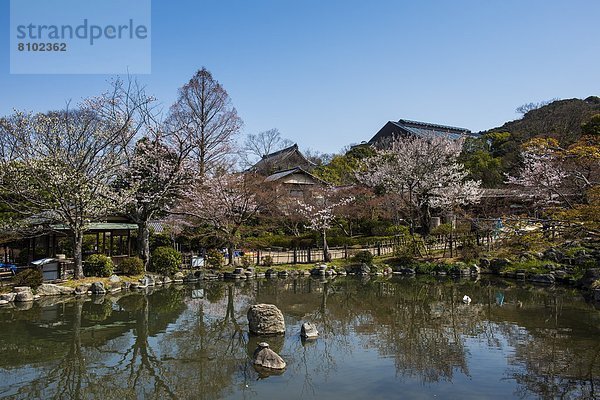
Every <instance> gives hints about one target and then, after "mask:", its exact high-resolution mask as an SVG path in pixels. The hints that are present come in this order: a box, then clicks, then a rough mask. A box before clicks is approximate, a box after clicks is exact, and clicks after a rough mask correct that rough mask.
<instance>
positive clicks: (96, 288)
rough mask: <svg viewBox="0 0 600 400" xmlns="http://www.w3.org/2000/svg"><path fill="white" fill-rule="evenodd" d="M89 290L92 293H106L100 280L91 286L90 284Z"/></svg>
mask: <svg viewBox="0 0 600 400" xmlns="http://www.w3.org/2000/svg"><path fill="white" fill-rule="evenodd" d="M90 291H91V292H92V294H106V289H104V284H103V283H102V282H94V283H92V286H90Z"/></svg>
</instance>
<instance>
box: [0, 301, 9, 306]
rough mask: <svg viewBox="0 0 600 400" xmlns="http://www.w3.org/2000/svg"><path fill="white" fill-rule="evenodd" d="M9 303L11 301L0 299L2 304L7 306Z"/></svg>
mask: <svg viewBox="0 0 600 400" xmlns="http://www.w3.org/2000/svg"><path fill="white" fill-rule="evenodd" d="M8 303H9V302H8V300H0V306H5V305H7V304H8Z"/></svg>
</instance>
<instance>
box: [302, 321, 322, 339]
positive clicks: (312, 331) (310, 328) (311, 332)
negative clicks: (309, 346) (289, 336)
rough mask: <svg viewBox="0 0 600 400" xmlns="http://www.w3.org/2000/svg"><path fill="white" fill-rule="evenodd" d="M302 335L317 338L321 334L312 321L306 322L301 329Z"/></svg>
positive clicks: (307, 337)
mask: <svg viewBox="0 0 600 400" xmlns="http://www.w3.org/2000/svg"><path fill="white" fill-rule="evenodd" d="M300 336H302V337H303V338H305V339H316V338H317V337H318V336H319V331H317V327H316V326H314V325H313V324H311V323H310V322H305V323H303V324H302V328H301V329H300Z"/></svg>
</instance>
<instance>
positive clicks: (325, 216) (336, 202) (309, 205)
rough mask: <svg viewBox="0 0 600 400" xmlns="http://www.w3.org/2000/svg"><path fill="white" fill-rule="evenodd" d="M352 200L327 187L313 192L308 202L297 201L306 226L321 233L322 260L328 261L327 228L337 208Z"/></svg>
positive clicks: (350, 197)
mask: <svg viewBox="0 0 600 400" xmlns="http://www.w3.org/2000/svg"><path fill="white" fill-rule="evenodd" d="M353 200H354V198H353V197H352V196H339V194H338V193H337V192H336V190H335V189H334V188H332V187H327V188H324V189H323V190H321V191H318V192H315V193H314V194H313V198H312V199H311V201H309V202H305V201H298V206H299V207H298V211H299V213H300V215H302V216H303V217H304V219H305V220H306V221H307V224H306V227H307V228H308V229H310V230H314V231H317V232H319V233H321V235H322V237H323V260H325V261H330V256H329V247H328V246H327V230H328V229H330V228H331V227H332V225H333V223H334V221H335V218H336V217H337V215H336V212H337V211H338V209H339V208H341V207H342V206H345V205H347V204H349V203H350V202H352V201H353Z"/></svg>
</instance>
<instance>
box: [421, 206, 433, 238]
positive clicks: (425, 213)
mask: <svg viewBox="0 0 600 400" xmlns="http://www.w3.org/2000/svg"><path fill="white" fill-rule="evenodd" d="M430 225H431V210H430V208H429V204H427V203H425V204H423V206H422V207H421V233H422V234H423V236H427V235H429V232H430V231H431V229H430V228H431V226H430Z"/></svg>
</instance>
